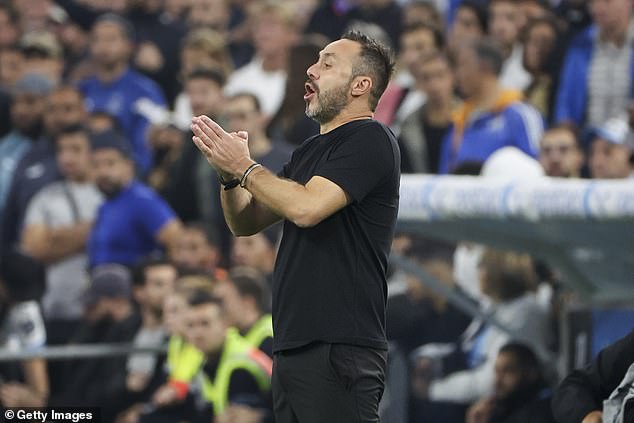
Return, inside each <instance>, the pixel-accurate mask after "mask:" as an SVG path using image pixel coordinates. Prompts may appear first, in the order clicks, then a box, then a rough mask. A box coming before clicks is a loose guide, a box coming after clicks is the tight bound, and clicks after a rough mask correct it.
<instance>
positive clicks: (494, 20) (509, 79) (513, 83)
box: [488, 0, 531, 90]
mask: <svg viewBox="0 0 634 423" xmlns="http://www.w3.org/2000/svg"><path fill="white" fill-rule="evenodd" d="M488 7H489V25H488V28H489V35H490V36H491V38H492V39H493V40H495V41H496V42H497V43H498V45H499V46H500V47H501V49H502V57H503V58H504V64H503V65H502V69H501V71H500V76H499V78H500V85H501V86H502V87H504V88H509V89H516V90H524V89H526V87H528V85H529V84H530V83H531V75H530V74H529V73H528V72H527V71H526V69H524V65H523V63H522V57H523V55H524V53H523V50H524V47H523V46H522V42H521V39H520V35H521V31H522V29H523V28H524V26H525V25H526V19H527V16H525V15H524V14H523V13H522V8H521V6H520V1H519V0H492V1H490V2H489V6H488Z"/></svg>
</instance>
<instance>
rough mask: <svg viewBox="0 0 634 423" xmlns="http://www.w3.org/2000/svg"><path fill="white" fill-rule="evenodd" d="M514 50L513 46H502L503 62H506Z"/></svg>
mask: <svg viewBox="0 0 634 423" xmlns="http://www.w3.org/2000/svg"><path fill="white" fill-rule="evenodd" d="M514 48H515V44H511V45H507V46H502V55H503V56H504V60H506V59H508V58H509V57H511V54H513V49H514Z"/></svg>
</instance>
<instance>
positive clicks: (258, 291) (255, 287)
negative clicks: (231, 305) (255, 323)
mask: <svg viewBox="0 0 634 423" xmlns="http://www.w3.org/2000/svg"><path fill="white" fill-rule="evenodd" d="M228 281H229V282H230V283H232V284H233V286H235V287H236V289H237V290H238V293H239V294H240V296H241V297H251V298H253V299H254V300H255V304H256V306H257V308H258V310H259V311H260V312H261V313H264V312H266V311H268V309H269V307H270V290H269V287H268V284H267V282H266V279H265V278H264V275H262V273H260V272H259V271H258V270H256V269H253V268H251V267H246V266H242V267H234V268H233V269H231V270H230V271H229V277H228Z"/></svg>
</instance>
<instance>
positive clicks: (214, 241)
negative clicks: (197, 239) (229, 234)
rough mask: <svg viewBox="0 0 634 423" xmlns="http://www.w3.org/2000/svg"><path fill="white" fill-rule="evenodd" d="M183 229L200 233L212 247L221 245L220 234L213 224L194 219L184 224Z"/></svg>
mask: <svg viewBox="0 0 634 423" xmlns="http://www.w3.org/2000/svg"><path fill="white" fill-rule="evenodd" d="M183 229H184V230H186V231H194V232H198V233H200V234H201V235H202V236H203V237H204V238H205V241H207V244H209V245H210V246H211V247H214V248H218V246H219V245H220V236H219V235H218V233H217V232H216V231H215V230H214V228H213V227H212V226H211V225H206V224H205V223H203V222H198V221H192V222H187V223H185V224H184V225H183Z"/></svg>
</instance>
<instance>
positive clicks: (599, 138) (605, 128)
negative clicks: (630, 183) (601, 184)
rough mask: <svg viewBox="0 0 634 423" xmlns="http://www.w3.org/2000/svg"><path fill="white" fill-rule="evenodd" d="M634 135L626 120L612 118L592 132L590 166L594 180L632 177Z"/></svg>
mask: <svg viewBox="0 0 634 423" xmlns="http://www.w3.org/2000/svg"><path fill="white" fill-rule="evenodd" d="M633 151H634V135H633V134H632V131H631V129H630V127H629V125H628V122H627V120H626V119H624V118H620V117H619V118H612V119H609V120H608V121H606V122H605V123H604V124H603V125H600V126H596V127H594V128H592V129H591V131H590V146H589V152H588V165H589V167H590V175H591V176H592V178H594V179H620V178H629V177H632V172H633V167H632V157H633Z"/></svg>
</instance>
